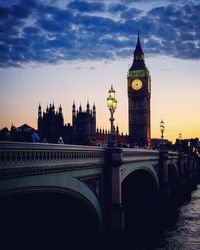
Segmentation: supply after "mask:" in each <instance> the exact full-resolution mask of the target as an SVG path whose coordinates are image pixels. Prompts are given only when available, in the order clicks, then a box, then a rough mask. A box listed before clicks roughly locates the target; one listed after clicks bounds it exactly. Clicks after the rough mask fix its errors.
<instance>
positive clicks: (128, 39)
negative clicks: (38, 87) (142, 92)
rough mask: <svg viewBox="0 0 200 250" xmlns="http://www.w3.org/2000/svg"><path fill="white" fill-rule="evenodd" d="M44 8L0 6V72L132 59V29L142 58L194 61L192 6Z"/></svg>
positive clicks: (199, 48) (196, 20)
mask: <svg viewBox="0 0 200 250" xmlns="http://www.w3.org/2000/svg"><path fill="white" fill-rule="evenodd" d="M53 2H54V1H52V3H53ZM47 3H49V4H47ZM50 3H51V1H49V0H46V1H39V0H37V1H36V0H35V1H34V0H29V1H28V0H21V1H20V0H18V1H14V4H12V5H7V6H5V5H4V6H2V5H1V6H0V67H8V66H21V65H24V64H26V63H30V62H36V63H37V62H44V63H55V62H59V61H63V60H80V59H83V60H84V59H89V60H96V59H99V60H101V59H112V58H116V57H127V56H132V50H133V49H134V47H135V43H136V36H137V32H138V29H139V30H140V34H141V42H142V46H143V49H144V52H145V54H152V55H167V56H172V57H176V58H182V59H200V15H199V12H200V4H198V3H197V4H194V3H190V2H186V1H185V4H183V5H176V4H170V5H165V6H162V7H157V8H152V9H151V10H150V11H148V12H144V11H141V10H138V9H136V8H133V5H132V4H131V5H130V4H128V1H127V0H126V5H123V4H122V2H120V1H119V2H115V3H109V2H108V3H105V2H104V3H102V2H100V1H99V2H98V1H97V2H96V1H95V2H91V1H90V2H89V1H71V2H70V3H69V4H68V5H67V6H66V7H65V8H60V7H58V6H56V5H52V4H50Z"/></svg>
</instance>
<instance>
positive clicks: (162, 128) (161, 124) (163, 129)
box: [160, 120, 165, 140]
mask: <svg viewBox="0 0 200 250" xmlns="http://www.w3.org/2000/svg"><path fill="white" fill-rule="evenodd" d="M164 131H165V125H164V121H163V120H161V122H160V132H161V138H162V140H163V138H164V136H163V134H164Z"/></svg>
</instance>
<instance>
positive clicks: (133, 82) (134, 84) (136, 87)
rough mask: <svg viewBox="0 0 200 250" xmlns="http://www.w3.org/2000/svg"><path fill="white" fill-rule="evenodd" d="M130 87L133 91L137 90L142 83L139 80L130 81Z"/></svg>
mask: <svg viewBox="0 0 200 250" xmlns="http://www.w3.org/2000/svg"><path fill="white" fill-rule="evenodd" d="M131 86H132V88H133V89H134V90H139V89H141V88H142V81H141V80H140V79H135V80H133V81H132V84H131Z"/></svg>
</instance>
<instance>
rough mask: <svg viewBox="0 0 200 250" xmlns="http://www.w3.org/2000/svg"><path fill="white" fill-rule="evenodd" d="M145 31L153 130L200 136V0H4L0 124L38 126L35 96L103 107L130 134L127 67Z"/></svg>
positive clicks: (100, 114) (0, 8) (105, 122)
mask: <svg viewBox="0 0 200 250" xmlns="http://www.w3.org/2000/svg"><path fill="white" fill-rule="evenodd" d="M138 30H139V32H140V41H141V45H142V48H143V51H144V54H145V63H146V65H147V67H148V69H149V71H150V74H151V80H152V89H151V91H152V94H151V137H152V138H155V137H157V138H158V137H160V129H159V126H160V121H161V119H163V120H164V123H165V132H164V138H166V139H169V140H172V141H175V139H176V138H178V137H179V133H181V135H182V138H183V139H184V138H195V137H200V111H199V107H200V0H189V1H188V0H177V1H172V0H163V1H162V0H161V1H159V0H145V1H142V0H132V1H131V0H115V1H114V0H102V1H98V0H97V1H92V0H83V1H78V0H72V1H71V0H43V1H40V0H37V1H36V0H10V1H9V0H0V128H3V127H5V126H7V127H8V128H10V127H11V125H12V123H13V124H14V125H15V126H16V127H18V126H20V125H22V124H24V123H27V124H29V125H30V126H32V127H34V128H37V108H38V105H39V103H40V104H41V106H42V110H46V107H47V105H49V104H50V103H53V102H54V104H55V106H56V108H58V107H59V105H61V106H62V108H63V113H64V120H65V123H71V110H72V104H73V102H75V104H76V107H77V109H78V108H79V105H80V104H81V105H82V107H83V109H86V103H87V101H89V102H90V104H91V106H92V105H93V103H95V105H96V109H97V127H98V128H102V129H103V128H104V129H109V127H110V124H109V117H110V114H109V110H108V108H107V106H106V98H107V97H108V90H109V89H110V86H111V84H112V85H113V88H114V89H115V91H116V99H117V101H118V108H117V110H116V111H115V114H114V116H115V124H116V125H118V126H119V129H120V131H121V132H123V133H124V134H125V133H128V97H127V73H128V70H129V67H130V66H131V64H132V61H133V50H134V48H135V45H136V41H137V33H138Z"/></svg>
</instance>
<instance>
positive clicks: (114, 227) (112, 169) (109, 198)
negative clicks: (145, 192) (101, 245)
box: [103, 148, 124, 240]
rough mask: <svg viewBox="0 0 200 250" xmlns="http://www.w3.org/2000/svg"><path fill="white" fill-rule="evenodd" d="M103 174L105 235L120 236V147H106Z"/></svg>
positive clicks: (110, 238) (112, 237) (122, 222)
mask: <svg viewBox="0 0 200 250" xmlns="http://www.w3.org/2000/svg"><path fill="white" fill-rule="evenodd" d="M105 161H106V164H105V166H104V170H103V175H104V180H105V182H104V219H105V230H104V231H105V237H106V238H107V239H109V240H113V239H118V238H120V236H121V234H122V232H123V230H124V213H123V208H122V199H121V165H122V149H120V148H108V149H106V152H105Z"/></svg>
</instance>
